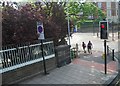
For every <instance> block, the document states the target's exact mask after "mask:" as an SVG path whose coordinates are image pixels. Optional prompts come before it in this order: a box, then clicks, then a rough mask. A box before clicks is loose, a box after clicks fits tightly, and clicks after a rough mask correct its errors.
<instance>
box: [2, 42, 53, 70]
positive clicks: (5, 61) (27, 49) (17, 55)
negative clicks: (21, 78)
mask: <svg viewBox="0 0 120 86" xmlns="http://www.w3.org/2000/svg"><path fill="white" fill-rule="evenodd" d="M43 53H44V56H49V55H52V54H54V44H53V41H48V42H43ZM0 57H1V58H0V70H2V69H4V68H9V67H12V66H15V65H19V64H22V63H26V62H29V61H32V60H36V59H39V58H42V51H41V43H36V44H28V45H27V44H24V45H21V44H18V45H17V46H16V47H13V46H8V47H7V46H5V47H3V49H1V50H0Z"/></svg>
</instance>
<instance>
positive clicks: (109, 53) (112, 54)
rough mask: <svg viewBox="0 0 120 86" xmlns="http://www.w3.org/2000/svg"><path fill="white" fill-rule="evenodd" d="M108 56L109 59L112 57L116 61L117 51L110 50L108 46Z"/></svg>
mask: <svg viewBox="0 0 120 86" xmlns="http://www.w3.org/2000/svg"><path fill="white" fill-rule="evenodd" d="M107 56H108V57H111V58H112V60H113V61H114V60H115V59H114V56H115V50H114V49H112V48H110V47H109V46H108V45H107Z"/></svg>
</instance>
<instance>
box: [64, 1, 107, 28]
mask: <svg viewBox="0 0 120 86" xmlns="http://www.w3.org/2000/svg"><path fill="white" fill-rule="evenodd" d="M67 8H68V9H69V10H68V14H69V15H70V19H71V21H73V22H74V25H78V26H80V24H81V23H84V22H85V21H86V20H89V17H92V16H93V17H95V21H96V20H100V19H97V17H98V18H105V13H104V12H102V10H100V9H99V8H98V7H97V6H95V4H93V3H90V2H88V3H87V2H86V3H80V2H70V3H68V5H67V6H66V9H65V12H66V13H67ZM81 13H82V14H81Z"/></svg>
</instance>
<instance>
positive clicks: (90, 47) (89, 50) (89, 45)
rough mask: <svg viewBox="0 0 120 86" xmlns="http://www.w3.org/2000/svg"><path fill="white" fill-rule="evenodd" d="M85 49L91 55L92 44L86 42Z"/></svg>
mask: <svg viewBox="0 0 120 86" xmlns="http://www.w3.org/2000/svg"><path fill="white" fill-rule="evenodd" d="M87 48H88V53H91V54H92V43H91V41H89V42H88V45H87Z"/></svg>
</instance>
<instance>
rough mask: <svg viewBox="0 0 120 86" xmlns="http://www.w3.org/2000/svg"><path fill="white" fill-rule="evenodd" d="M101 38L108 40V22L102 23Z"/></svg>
mask: <svg viewBox="0 0 120 86" xmlns="http://www.w3.org/2000/svg"><path fill="white" fill-rule="evenodd" d="M99 24H100V38H101V39H108V22H107V21H100V23H99Z"/></svg>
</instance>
